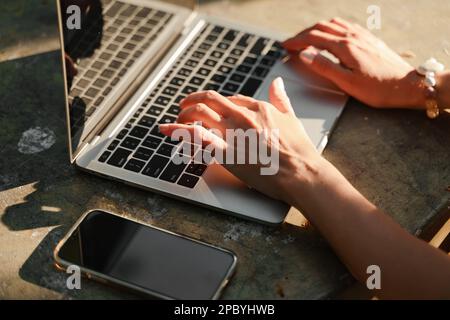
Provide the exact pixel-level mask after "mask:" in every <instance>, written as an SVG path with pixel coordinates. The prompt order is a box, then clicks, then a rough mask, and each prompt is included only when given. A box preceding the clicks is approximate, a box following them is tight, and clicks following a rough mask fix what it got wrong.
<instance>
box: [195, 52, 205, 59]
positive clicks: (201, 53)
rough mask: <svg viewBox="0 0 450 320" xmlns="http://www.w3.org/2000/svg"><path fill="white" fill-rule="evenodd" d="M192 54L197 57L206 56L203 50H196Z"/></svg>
mask: <svg viewBox="0 0 450 320" xmlns="http://www.w3.org/2000/svg"><path fill="white" fill-rule="evenodd" d="M192 56H193V57H194V58H196V59H201V58H203V57H204V56H205V54H204V53H203V52H201V51H195V52H194V53H193V54H192Z"/></svg>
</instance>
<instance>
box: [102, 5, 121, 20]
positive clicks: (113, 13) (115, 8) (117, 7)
mask: <svg viewBox="0 0 450 320" xmlns="http://www.w3.org/2000/svg"><path fill="white" fill-rule="evenodd" d="M122 6H123V3H121V2H114V4H113V5H112V6H111V8H109V10H108V11H107V12H106V13H105V15H106V16H108V17H114V16H116V15H117V13H118V12H119V10H120V9H121V8H122Z"/></svg>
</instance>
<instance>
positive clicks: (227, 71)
mask: <svg viewBox="0 0 450 320" xmlns="http://www.w3.org/2000/svg"><path fill="white" fill-rule="evenodd" d="M231 70H232V69H231V68H230V67H227V66H220V67H219V71H220V72H222V73H223V74H228V73H230V72H231Z"/></svg>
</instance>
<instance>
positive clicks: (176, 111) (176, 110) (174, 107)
mask: <svg viewBox="0 0 450 320" xmlns="http://www.w3.org/2000/svg"><path fill="white" fill-rule="evenodd" d="M180 111H181V109H180V107H179V106H177V105H172V106H171V107H170V108H169V110H167V113H170V114H173V115H175V116H177V115H178V114H179V113H180Z"/></svg>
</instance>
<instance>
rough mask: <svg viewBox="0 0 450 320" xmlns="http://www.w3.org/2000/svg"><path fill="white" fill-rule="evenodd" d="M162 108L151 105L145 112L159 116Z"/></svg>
mask: <svg viewBox="0 0 450 320" xmlns="http://www.w3.org/2000/svg"><path fill="white" fill-rule="evenodd" d="M163 110H164V109H163V108H160V107H157V106H151V107H150V109H148V111H147V114H149V115H151V116H155V117H159V116H160V115H161V113H162V112H163Z"/></svg>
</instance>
